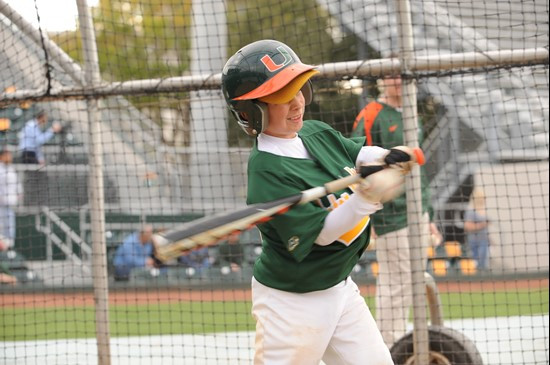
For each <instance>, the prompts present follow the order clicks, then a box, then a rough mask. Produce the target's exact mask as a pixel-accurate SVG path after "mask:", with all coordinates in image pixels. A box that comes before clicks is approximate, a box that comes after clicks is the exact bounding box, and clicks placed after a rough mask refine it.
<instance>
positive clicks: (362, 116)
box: [353, 101, 384, 146]
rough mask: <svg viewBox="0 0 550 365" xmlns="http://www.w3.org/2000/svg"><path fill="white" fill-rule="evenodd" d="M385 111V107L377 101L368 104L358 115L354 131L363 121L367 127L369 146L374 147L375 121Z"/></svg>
mask: <svg viewBox="0 0 550 365" xmlns="http://www.w3.org/2000/svg"><path fill="white" fill-rule="evenodd" d="M382 109H384V106H383V105H382V104H380V103H378V102H376V101H371V102H370V103H368V104H367V105H366V106H365V107H364V108H363V109H362V110H361V111H360V112H359V114H357V117H356V118H355V121H354V122H353V129H356V128H357V126H358V125H359V122H360V121H361V120H363V121H364V122H363V123H364V126H365V136H366V137H367V145H369V146H372V133H371V130H372V125H373V124H374V120H375V119H376V117H377V116H378V113H380V111H381V110H382Z"/></svg>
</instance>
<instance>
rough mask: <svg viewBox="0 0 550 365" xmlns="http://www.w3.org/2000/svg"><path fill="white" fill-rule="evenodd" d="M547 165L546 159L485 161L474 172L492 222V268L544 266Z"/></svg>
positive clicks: (511, 268) (522, 269) (545, 267)
mask: <svg viewBox="0 0 550 365" xmlns="http://www.w3.org/2000/svg"><path fill="white" fill-rule="evenodd" d="M548 166H549V165H548V161H542V162H521V163H510V164H499V165H490V166H487V165H486V166H483V167H481V168H480V169H479V170H478V172H477V173H476V175H475V184H476V186H480V187H483V188H484V191H485V194H486V196H487V212H488V215H489V217H490V218H491V219H492V222H493V223H492V224H491V226H490V229H489V232H490V236H491V241H492V244H491V266H492V268H493V269H496V270H498V269H504V270H506V271H518V272H524V271H540V270H548V266H549V265H548V261H549V254H548V217H549V215H548V190H549V180H548Z"/></svg>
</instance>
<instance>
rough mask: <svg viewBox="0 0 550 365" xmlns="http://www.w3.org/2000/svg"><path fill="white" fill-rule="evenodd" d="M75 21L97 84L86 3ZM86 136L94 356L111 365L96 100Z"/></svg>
mask: <svg viewBox="0 0 550 365" xmlns="http://www.w3.org/2000/svg"><path fill="white" fill-rule="evenodd" d="M76 3H77V7H78V20H79V22H80V34H81V37H82V48H83V53H84V68H85V81H84V82H85V84H86V86H89V87H93V86H94V85H97V84H99V83H100V81H101V77H100V73H99V61H98V55H97V45H96V40H95V33H94V28H93V21H92V17H91V14H90V9H89V7H88V4H87V2H86V0H77V1H76ZM87 109H88V125H89V133H90V175H89V176H90V177H89V179H90V180H89V184H88V186H89V190H88V196H89V203H90V217H91V225H92V280H93V287H94V301H95V303H96V307H95V318H96V322H95V323H96V340H97V357H98V364H99V365H109V364H110V363H111V349H110V333H109V281H108V276H107V275H108V274H107V247H106V246H107V245H106V242H105V201H104V194H103V148H102V141H101V121H100V116H101V115H100V112H99V102H98V100H97V99H92V98H89V99H88V100H87Z"/></svg>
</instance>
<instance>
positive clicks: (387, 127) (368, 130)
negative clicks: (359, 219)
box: [352, 101, 433, 235]
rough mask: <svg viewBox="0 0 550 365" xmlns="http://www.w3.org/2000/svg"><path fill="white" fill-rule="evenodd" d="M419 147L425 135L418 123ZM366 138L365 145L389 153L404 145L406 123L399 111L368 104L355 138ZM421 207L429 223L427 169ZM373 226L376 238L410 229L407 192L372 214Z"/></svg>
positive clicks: (422, 181) (360, 119)
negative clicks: (377, 147)
mask: <svg viewBox="0 0 550 365" xmlns="http://www.w3.org/2000/svg"><path fill="white" fill-rule="evenodd" d="M418 125H419V128H418V143H419V144H420V145H421V144H422V140H423V132H422V126H421V121H420V120H419V121H418ZM358 136H363V137H365V138H366V143H367V144H368V145H372V146H379V147H382V148H386V149H390V148H392V147H396V146H402V145H403V119H402V116H401V112H400V111H398V110H397V109H395V108H393V107H391V106H389V105H387V104H384V103H380V102H377V101H373V102H371V103H369V104H368V105H367V106H365V108H364V109H363V110H362V111H361V112H360V113H359V114H358V116H357V119H356V123H355V124H354V129H353V132H352V137H358ZM420 171H421V184H422V206H423V210H424V212H428V213H429V215H430V219H431V218H432V217H433V209H432V206H431V204H430V193H429V189H428V184H429V182H428V179H427V176H426V173H425V171H424V168H421V170H420ZM372 224H373V226H374V230H375V232H376V234H378V235H383V234H385V233H389V232H393V231H397V230H399V229H402V228H405V227H406V226H407V195H406V192H405V193H404V194H402V195H401V196H399V197H397V198H395V199H394V200H392V201H390V202H386V203H384V208H383V209H381V210H379V211H378V212H376V213H375V214H373V216H372Z"/></svg>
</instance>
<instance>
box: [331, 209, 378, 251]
mask: <svg viewBox="0 0 550 365" xmlns="http://www.w3.org/2000/svg"><path fill="white" fill-rule="evenodd" d="M369 220H370V217H369V216H368V215H367V216H365V217H364V218H363V219H361V220H360V221H359V223H357V224H356V225H355V227H353V228H352V229H350V230H349V231H347V232H346V233H344V234H343V235H341V236H340V237H339V238H338V239H337V241H339V242H342V243H343V244H344V245H346V246H349V245H350V244H351V243H352V242H353V241H355V240H356V239H357V237H359V235H361V233H363V231H365V229H366V228H367V226H368V224H369Z"/></svg>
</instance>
